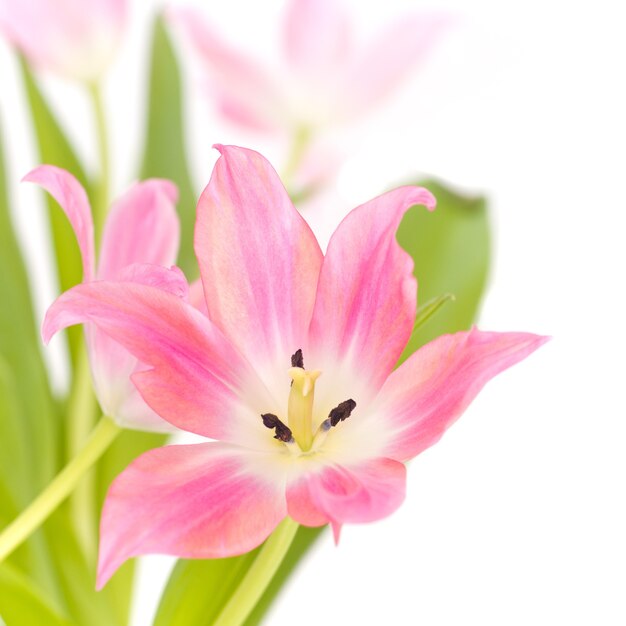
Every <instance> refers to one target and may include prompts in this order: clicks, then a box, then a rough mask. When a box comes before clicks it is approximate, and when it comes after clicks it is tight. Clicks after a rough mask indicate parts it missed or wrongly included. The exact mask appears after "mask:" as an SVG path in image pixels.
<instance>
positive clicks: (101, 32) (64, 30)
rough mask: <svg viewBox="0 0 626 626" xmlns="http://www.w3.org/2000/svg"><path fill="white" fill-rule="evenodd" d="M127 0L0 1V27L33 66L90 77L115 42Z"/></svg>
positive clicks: (103, 63)
mask: <svg viewBox="0 0 626 626" xmlns="http://www.w3.org/2000/svg"><path fill="white" fill-rule="evenodd" d="M125 17H126V0H89V2H87V1H85V0H0V31H1V32H4V33H5V35H6V36H7V37H8V39H9V40H10V41H11V42H12V43H13V45H15V47H16V48H18V49H19V50H20V51H21V52H22V53H24V54H25V55H26V57H27V58H28V59H29V61H30V62H31V63H33V64H34V65H36V66H38V67H41V68H44V69H49V70H52V71H54V72H56V73H57V74H60V75H62V76H64V77H66V78H73V79H77V80H84V81H94V80H95V79H97V78H98V77H99V76H100V75H101V74H102V73H103V72H104V70H105V69H106V68H107V66H108V65H109V63H110V62H111V60H112V58H113V55H114V53H115V51H116V49H117V47H118V45H119V40H120V37H121V34H122V30H123V28H124V23H125Z"/></svg>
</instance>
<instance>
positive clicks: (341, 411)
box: [328, 398, 356, 426]
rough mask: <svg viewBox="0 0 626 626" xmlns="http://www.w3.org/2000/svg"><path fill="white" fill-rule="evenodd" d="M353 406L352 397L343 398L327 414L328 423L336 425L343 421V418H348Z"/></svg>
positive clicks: (354, 403) (354, 405)
mask: <svg viewBox="0 0 626 626" xmlns="http://www.w3.org/2000/svg"><path fill="white" fill-rule="evenodd" d="M355 407H356V402H355V401H354V400H353V399H352V398H350V399H349V400H344V401H343V402H340V403H339V404H338V405H337V406H336V407H335V408H334V409H333V410H332V411H331V412H330V413H329V414H328V419H329V420H330V425H331V426H337V424H339V422H343V421H344V420H346V419H348V418H349V417H350V414H351V413H352V411H354V409H355Z"/></svg>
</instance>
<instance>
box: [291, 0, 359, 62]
mask: <svg viewBox="0 0 626 626" xmlns="http://www.w3.org/2000/svg"><path fill="white" fill-rule="evenodd" d="M349 26H350V24H349V20H348V15H347V14H346V12H345V10H343V7H342V6H341V2H338V1H337V0H292V1H291V2H290V3H289V5H288V8H287V14H286V20H285V28H284V37H285V41H284V44H285V57H286V59H287V61H288V62H289V63H290V64H291V65H292V67H293V70H294V72H298V73H299V74H302V73H305V74H321V73H324V72H329V71H334V70H335V69H336V68H337V66H338V65H340V64H342V63H344V61H345V57H346V53H347V51H348V48H349V45H348V42H349V35H350V28H349Z"/></svg>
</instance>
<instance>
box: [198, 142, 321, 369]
mask: <svg viewBox="0 0 626 626" xmlns="http://www.w3.org/2000/svg"><path fill="white" fill-rule="evenodd" d="M218 149H219V150H220V152H221V153H222V156H221V157H220V158H219V159H218V161H217V164H216V165H215V169H214V170H213V175H212V176H211V181H210V182H209V184H208V186H207V188H206V189H205V190H204V192H203V193H202V196H201V197H200V201H199V203H198V219H197V222H196V231H195V250H196V256H197V257H198V263H199V265H200V274H201V276H202V282H203V285H204V293H205V297H206V303H207V307H208V311H209V317H210V318H211V320H212V321H213V322H214V323H215V324H217V326H218V327H219V328H220V329H221V330H222V331H223V332H224V334H225V335H226V336H227V337H229V338H230V340H231V341H232V342H233V343H234V344H235V345H236V346H237V347H238V348H239V350H240V352H241V353H242V354H244V355H245V356H246V357H247V358H248V359H249V360H250V361H251V363H252V364H253V366H254V367H255V369H256V370H257V371H259V372H260V375H261V376H264V379H265V380H269V379H272V378H273V376H274V372H275V371H276V370H273V369H272V367H273V366H276V367H278V368H279V370H280V372H281V374H282V376H283V378H284V379H285V380H287V378H286V368H288V367H289V365H290V357H291V355H292V354H293V353H294V352H295V351H296V350H297V349H298V348H304V342H305V340H306V336H307V328H308V325H309V321H310V318H311V312H312V310H313V303H314V298H315V288H316V284H317V279H318V275H319V271H320V266H321V264H322V258H323V257H322V252H321V250H320V247H319V245H318V243H317V240H316V239H315V236H314V235H313V233H312V232H311V229H310V228H309V226H308V225H307V224H306V222H305V221H304V220H303V219H302V217H301V216H300V214H299V213H298V212H297V211H296V210H295V209H294V207H293V205H292V203H291V201H290V199H289V196H288V195H287V192H286V191H285V188H284V187H283V185H282V184H281V182H280V180H279V178H278V175H277V174H276V172H275V171H274V170H273V168H272V166H271V165H270V164H269V163H268V162H267V161H266V160H265V159H264V158H263V157H262V156H261V155H260V154H258V153H257V152H254V151H252V150H245V149H243V148H236V147H226V146H219V147H218ZM281 380H282V379H281Z"/></svg>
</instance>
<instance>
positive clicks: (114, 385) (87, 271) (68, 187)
mask: <svg viewBox="0 0 626 626" xmlns="http://www.w3.org/2000/svg"><path fill="white" fill-rule="evenodd" d="M24 180H26V181H29V182H33V183H37V184H39V185H41V186H42V187H43V188H44V189H46V190H47V191H48V192H49V193H50V194H51V195H52V196H53V197H54V198H55V200H56V201H57V202H58V203H59V204H60V205H61V208H62V209H63V211H64V212H65V214H66V215H67V218H68V219H69V221H70V223H71V225H72V228H73V229H74V232H75V233H76V238H77V240H78V245H79V247H80V252H81V256H82V261H83V280H84V283H90V282H91V281H94V280H123V281H131V282H136V283H142V284H148V285H152V286H154V287H156V288H160V289H165V290H168V291H169V292H171V293H172V294H175V297H176V296H178V297H186V295H187V281H186V280H185V277H184V276H183V274H182V272H181V271H180V270H178V268H175V269H174V270H169V269H166V268H165V267H162V266H170V265H172V263H174V262H175V260H176V255H177V252H178V242H179V223H178V216H177V214H176V211H175V209H174V204H175V203H176V200H177V196H178V192H177V190H176V187H175V185H174V184H173V183H171V182H169V181H166V180H157V179H153V180H147V181H144V182H141V183H136V184H135V185H134V186H133V187H131V189H130V190H129V191H128V192H126V194H124V195H123V196H122V197H121V198H120V199H119V200H118V201H117V202H115V203H114V204H113V206H112V207H111V211H110V213H109V215H108V218H107V221H106V224H105V228H104V232H103V235H102V242H101V243H102V245H101V248H100V260H99V263H98V269H97V271H96V264H95V250H94V228H93V221H92V215H91V208H90V206H89V201H88V199H87V194H86V193H85V190H84V189H83V188H82V187H81V185H80V183H79V182H78V181H77V180H76V179H75V178H74V177H73V176H72V175H71V174H70V173H69V172H66V171H65V170H63V169H60V168H58V167H54V166H51V165H42V166H40V167H38V168H36V169H34V170H33V171H32V172H30V173H29V174H27V175H26V177H25V178H24ZM86 336H87V348H88V351H89V360H90V364H91V371H92V376H93V381H94V387H95V391H96V395H97V397H98V402H99V404H100V407H101V408H102V411H103V412H104V413H105V415H108V416H109V417H111V418H112V419H114V420H115V421H116V422H117V423H118V424H119V425H120V426H124V427H127V428H135V429H138V430H156V431H161V432H169V431H173V430H175V429H174V427H173V426H172V425H171V424H170V423H169V422H166V421H164V420H162V419H161V418H160V417H159V416H158V415H156V414H155V413H154V411H153V410H152V409H151V408H150V407H149V406H147V405H146V403H145V402H144V401H143V400H142V399H141V396H140V395H139V393H138V392H137V389H136V388H135V386H134V385H133V384H132V383H131V381H130V376H131V374H133V372H135V371H137V370H138V369H140V364H139V362H138V361H137V359H136V358H135V357H134V356H132V355H131V354H130V353H129V352H128V351H127V350H125V349H124V348H123V347H122V346H121V345H120V344H118V343H117V342H115V341H113V340H112V339H111V338H110V337H108V336H107V335H106V334H105V333H103V332H102V331H101V330H99V329H97V328H96V327H95V326H93V325H87V327H86Z"/></svg>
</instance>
